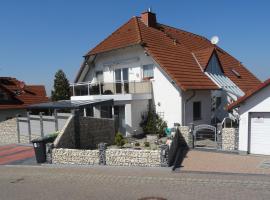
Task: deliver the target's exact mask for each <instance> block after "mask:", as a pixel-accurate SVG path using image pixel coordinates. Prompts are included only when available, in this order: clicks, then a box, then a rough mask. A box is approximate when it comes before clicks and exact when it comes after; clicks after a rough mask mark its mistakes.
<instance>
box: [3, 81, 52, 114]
mask: <svg viewBox="0 0 270 200" xmlns="http://www.w3.org/2000/svg"><path fill="white" fill-rule="evenodd" d="M0 89H1V90H2V91H3V92H5V93H6V94H7V95H8V97H9V99H8V100H5V101H0V110H4V109H22V108H26V107H27V106H29V105H31V104H37V103H44V102H48V101H49V98H48V97H47V96H46V90H45V87H44V86H43V85H25V84H24V82H22V81H19V80H17V79H16V78H11V77H0Z"/></svg>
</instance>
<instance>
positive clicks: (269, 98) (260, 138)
mask: <svg viewBox="0 0 270 200" xmlns="http://www.w3.org/2000/svg"><path fill="white" fill-rule="evenodd" d="M228 110H229V111H231V112H232V113H237V114H238V120H239V128H238V151H239V153H243V154H249V153H250V154H260V155H270V79H268V80H266V81H265V82H263V83H261V84H259V85H258V86H256V87H254V89H252V90H250V91H248V92H246V94H245V95H244V96H243V97H241V98H239V99H238V100H237V101H235V102H234V103H232V104H230V105H229V106H228Z"/></svg>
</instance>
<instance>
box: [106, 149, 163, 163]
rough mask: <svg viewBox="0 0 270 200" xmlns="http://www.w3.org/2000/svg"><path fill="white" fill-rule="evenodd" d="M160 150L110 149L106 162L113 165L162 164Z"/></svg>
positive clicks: (107, 152) (107, 151)
mask: <svg viewBox="0 0 270 200" xmlns="http://www.w3.org/2000/svg"><path fill="white" fill-rule="evenodd" d="M160 162H161V159H160V150H134V149H108V150H106V164H107V165H112V166H141V167H159V166H161V163H160Z"/></svg>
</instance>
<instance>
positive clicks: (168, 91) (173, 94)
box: [152, 65, 182, 127]
mask: <svg viewBox="0 0 270 200" xmlns="http://www.w3.org/2000/svg"><path fill="white" fill-rule="evenodd" d="M171 81H172V80H171V79H170V78H169V77H168V76H167V75H166V74H165V73H164V72H163V71H162V70H161V69H160V67H158V66H157V65H155V67H154V80H152V85H153V102H154V104H155V106H156V111H157V112H160V113H163V114H164V120H165V121H166V122H167V125H168V127H173V124H174V123H180V124H182V98H181V94H180V89H178V88H177V87H175V86H174V85H173V84H172V83H171Z"/></svg>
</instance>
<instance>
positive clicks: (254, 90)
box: [227, 79, 270, 110]
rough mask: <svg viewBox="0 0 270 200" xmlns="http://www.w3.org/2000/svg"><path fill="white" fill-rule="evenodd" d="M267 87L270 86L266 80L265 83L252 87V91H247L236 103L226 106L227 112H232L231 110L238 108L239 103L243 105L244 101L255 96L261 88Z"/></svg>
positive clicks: (269, 82)
mask: <svg viewBox="0 0 270 200" xmlns="http://www.w3.org/2000/svg"><path fill="white" fill-rule="evenodd" d="M268 85H270V79H268V80H266V81H265V82H263V83H261V84H259V85H257V86H256V87H254V88H253V89H251V90H249V91H247V92H246V94H245V95H244V96H242V97H241V98H239V99H238V100H237V101H235V102H233V103H231V104H230V105H229V106H228V108H227V109H228V110H232V109H233V108H236V107H238V106H239V105H240V104H241V103H243V102H244V101H246V100H247V99H248V98H250V97H251V96H253V95H255V94H256V93H258V92H259V91H261V90H262V89H263V88H265V87H267V86H268Z"/></svg>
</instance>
